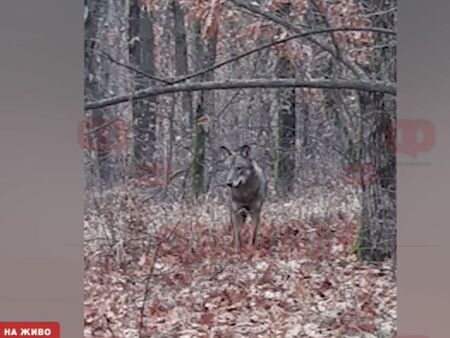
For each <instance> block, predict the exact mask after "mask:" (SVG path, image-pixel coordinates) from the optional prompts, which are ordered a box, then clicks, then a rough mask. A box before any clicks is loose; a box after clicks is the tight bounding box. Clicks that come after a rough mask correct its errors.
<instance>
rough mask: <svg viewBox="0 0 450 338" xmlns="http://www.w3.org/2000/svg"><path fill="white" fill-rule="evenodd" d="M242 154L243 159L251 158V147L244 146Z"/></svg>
mask: <svg viewBox="0 0 450 338" xmlns="http://www.w3.org/2000/svg"><path fill="white" fill-rule="evenodd" d="M240 152H241V155H242V156H243V157H249V155H250V146H249V145H248V144H245V145H243V146H242V147H241V148H240Z"/></svg>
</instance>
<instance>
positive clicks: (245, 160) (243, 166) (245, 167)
mask: <svg viewBox="0 0 450 338" xmlns="http://www.w3.org/2000/svg"><path fill="white" fill-rule="evenodd" d="M221 148H222V149H223V150H224V151H225V152H226V154H227V155H228V161H229V162H228V163H229V164H228V176H227V180H226V185H227V186H229V187H231V188H238V187H240V186H243V185H245V184H246V183H247V182H248V181H249V180H250V178H251V177H252V175H254V172H255V168H254V165H253V160H252V159H251V158H250V146H248V145H243V146H242V147H240V148H239V149H238V150H236V151H230V150H229V149H228V148H227V147H225V146H222V147H221Z"/></svg>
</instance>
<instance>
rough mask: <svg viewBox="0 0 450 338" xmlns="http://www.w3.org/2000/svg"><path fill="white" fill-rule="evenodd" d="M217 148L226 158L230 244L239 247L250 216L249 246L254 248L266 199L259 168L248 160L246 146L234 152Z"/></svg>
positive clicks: (264, 180)
mask: <svg viewBox="0 0 450 338" xmlns="http://www.w3.org/2000/svg"><path fill="white" fill-rule="evenodd" d="M221 148H222V149H223V150H224V151H225V153H226V154H227V155H228V160H229V166H228V175H227V179H226V185H227V186H228V187H229V188H230V190H231V193H230V216H231V217H230V218H231V224H232V225H233V242H234V247H235V249H236V250H238V249H239V247H240V230H241V227H242V225H243V224H244V223H245V221H246V219H247V217H248V215H250V217H251V220H252V224H253V231H252V238H251V243H252V244H253V245H255V246H257V235H258V229H259V227H260V223H261V209H262V206H263V204H264V201H265V199H266V196H267V183H268V182H267V179H266V176H265V175H264V172H263V170H262V169H261V168H260V166H259V165H258V164H257V163H256V162H255V161H254V160H253V159H252V158H251V157H250V146H249V145H247V144H246V145H243V146H241V147H239V148H238V149H237V150H236V151H231V150H229V149H228V148H227V147H226V146H221Z"/></svg>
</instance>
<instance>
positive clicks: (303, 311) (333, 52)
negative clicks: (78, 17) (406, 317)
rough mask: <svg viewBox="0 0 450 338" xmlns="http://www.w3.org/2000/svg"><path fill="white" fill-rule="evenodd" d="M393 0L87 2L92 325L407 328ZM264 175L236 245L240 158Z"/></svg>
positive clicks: (232, 331) (250, 333) (88, 328)
mask: <svg viewBox="0 0 450 338" xmlns="http://www.w3.org/2000/svg"><path fill="white" fill-rule="evenodd" d="M396 25H397V2H396V0H341V1H337V0H159V1H157V0H85V1H84V28H85V36H84V65H85V67H84V88H85V103H84V110H85V115H84V119H83V121H82V122H81V123H80V127H79V137H80V145H81V146H82V147H83V151H84V165H85V178H86V182H85V217H84V240H85V245H84V257H85V258H84V259H85V277H84V293H85V299H84V307H85V312H84V321H85V337H111V338H112V337H120V338H122V337H123V338H148V337H161V338H162V337H186V338H187V337H213V338H220V337H222V338H225V337H318V338H325V337H349V338H352V337H355V338H356V337H371V338H374V337H380V338H388V337H395V335H396V318H397V310H396V306H397V304H396V284H397V283H396V273H395V270H396V249H397V248H396V237H397V231H396V228H397V226H396V145H397V141H396V140H397V135H396V128H397V117H396V116H397V114H396V109H397V108H396V94H397V89H396V68H397V33H396ZM242 145H248V146H249V149H250V155H249V156H251V158H252V159H253V160H254V161H255V162H256V163H257V164H258V165H259V166H260V167H261V169H262V171H263V172H264V174H265V176H266V177H267V184H268V192H267V197H266V200H265V202H264V204H263V207H262V213H261V226H260V230H259V231H260V234H259V235H260V237H259V241H260V242H259V245H258V246H256V245H252V244H251V243H249V239H250V237H251V224H250V222H247V224H244V225H243V227H242V232H241V238H242V245H241V247H240V248H239V249H238V250H235V248H234V247H233V245H232V241H233V228H232V225H231V220H230V196H229V195H230V188H229V187H228V186H227V185H226V184H225V182H226V178H227V175H228V174H229V171H230V167H229V164H228V162H227V158H226V155H224V153H223V152H222V151H221V147H222V146H226V147H228V148H230V149H238V148H239V147H241V146H242Z"/></svg>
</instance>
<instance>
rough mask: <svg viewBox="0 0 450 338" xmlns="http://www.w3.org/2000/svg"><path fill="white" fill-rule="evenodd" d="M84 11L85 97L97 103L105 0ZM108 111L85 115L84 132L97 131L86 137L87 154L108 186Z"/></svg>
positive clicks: (90, 2) (92, 1)
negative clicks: (92, 154) (93, 158)
mask: <svg viewBox="0 0 450 338" xmlns="http://www.w3.org/2000/svg"><path fill="white" fill-rule="evenodd" d="M84 4H85V7H86V8H87V9H88V16H87V18H86V20H85V22H84V25H85V38H84V62H85V74H84V93H85V98H87V99H88V100H90V99H91V98H96V99H98V98H99V97H101V88H100V79H99V74H96V69H97V67H98V62H97V61H96V58H95V51H96V50H97V49H98V27H99V25H101V23H102V20H101V18H102V17H103V15H104V12H105V10H106V6H107V4H106V2H105V1H102V0H85V2H84ZM104 110H105V109H102V108H100V109H94V110H93V111H92V112H91V113H90V114H87V115H86V121H85V127H86V128H85V130H84V131H85V132H89V131H90V130H93V129H95V130H97V131H96V132H94V133H88V134H87V135H85V136H86V140H87V141H86V143H85V144H83V146H86V145H93V146H89V147H88V150H93V151H94V152H95V156H96V162H97V164H98V175H99V178H100V184H108V182H110V161H109V160H110V156H109V155H110V152H109V149H108V144H109V139H108V137H106V135H105V133H104V128H101V126H102V125H104V124H105V122H107V120H105V119H104Z"/></svg>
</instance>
